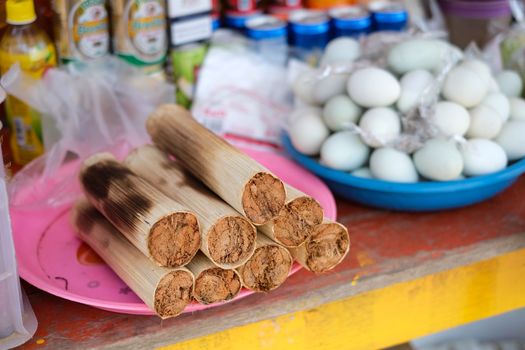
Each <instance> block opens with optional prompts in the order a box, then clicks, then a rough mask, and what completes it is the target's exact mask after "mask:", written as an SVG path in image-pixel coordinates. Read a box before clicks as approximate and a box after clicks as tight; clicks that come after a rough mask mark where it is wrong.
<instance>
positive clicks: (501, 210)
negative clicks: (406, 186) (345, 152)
mask: <svg viewBox="0 0 525 350" xmlns="http://www.w3.org/2000/svg"><path fill="white" fill-rule="evenodd" d="M338 210H339V220H340V221H341V222H342V223H344V224H345V225H347V226H348V227H349V229H350V232H351V239H352V247H351V250H350V255H349V257H348V258H347V259H346V261H345V262H344V263H343V264H341V266H339V267H338V268H337V269H336V270H335V271H333V272H331V273H328V274H325V275H322V276H313V275H312V274H310V273H308V272H306V271H304V270H303V271H300V272H299V273H297V274H295V275H294V276H292V277H291V278H290V279H289V280H288V281H287V282H286V283H285V285H284V286H282V287H281V288H279V289H277V290H276V291H274V292H272V293H269V294H267V295H264V294H258V295H253V296H250V297H248V298H245V299H243V300H240V301H237V302H234V303H231V304H229V305H227V306H222V307H217V308H214V309H211V310H206V311H201V312H196V313H193V314H185V315H182V316H181V317H178V318H176V319H171V320H167V321H161V320H160V319H158V318H156V317H149V316H148V317H146V316H130V315H121V314H116V313H110V312H106V311H102V310H98V309H95V308H92V307H89V306H84V305H81V304H77V303H73V302H69V301H66V300H62V299H59V298H57V297H54V296H52V295H49V294H47V293H45V292H41V291H38V290H36V289H34V288H33V289H30V290H29V297H30V300H31V302H32V305H33V308H34V310H35V313H36V315H37V318H38V320H39V328H38V331H37V333H36V335H35V336H34V338H33V339H32V340H30V341H29V342H28V343H27V344H26V345H25V346H23V348H24V349H53V350H56V349H72V348H81V349H91V348H104V349H106V348H111V349H142V348H144V349H152V348H162V349H173V350H174V349H177V350H178V349H191V350H193V349H201V350H206V349H216V350H237V349H239V350H246V349H301V350H304V349H316V350H318V349H338V350H339V349H377V348H383V347H387V346H391V345H395V344H399V343H402V342H406V341H408V340H410V339H413V338H415V337H420V336H423V335H427V334H430V333H434V332H438V331H441V330H444V329H447V328H450V327H454V326H457V325H461V324H464V323H468V322H472V321H475V320H479V319H482V318H485V317H490V316H493V315H497V314H501V313H504V312H507V311H510V310H513V309H517V308H521V307H524V306H525V233H524V232H525V177H522V179H521V180H519V181H518V183H517V184H515V185H514V186H513V187H511V188H510V189H509V190H507V191H506V192H505V193H504V194H502V195H500V196H498V197H496V198H494V199H492V200H490V201H487V202H485V203H483V204H480V205H476V206H473V207H469V208H465V209H461V210H455V211H449V212H442V213H433V214H408V213H394V212H387V211H381V210H375V209H370V208H364V207H361V206H357V205H353V204H350V203H348V202H345V201H343V200H338Z"/></svg>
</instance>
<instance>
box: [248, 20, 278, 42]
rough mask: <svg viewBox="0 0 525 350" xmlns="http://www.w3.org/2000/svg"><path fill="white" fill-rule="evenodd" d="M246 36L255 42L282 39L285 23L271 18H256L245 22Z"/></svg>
mask: <svg viewBox="0 0 525 350" xmlns="http://www.w3.org/2000/svg"><path fill="white" fill-rule="evenodd" d="M246 34H247V35H248V37H250V38H251V39H255V40H264V39H271V38H279V37H284V36H286V23H284V22H283V21H281V20H280V19H278V18H276V17H273V16H268V15H262V16H257V17H254V18H250V19H249V20H248V21H246Z"/></svg>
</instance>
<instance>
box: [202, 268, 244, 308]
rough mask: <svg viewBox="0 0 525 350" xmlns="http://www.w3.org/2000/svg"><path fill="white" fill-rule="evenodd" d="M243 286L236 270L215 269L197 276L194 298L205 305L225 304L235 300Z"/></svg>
mask: <svg viewBox="0 0 525 350" xmlns="http://www.w3.org/2000/svg"><path fill="white" fill-rule="evenodd" d="M241 286H242V284H241V279H240V277H239V274H238V273H237V272H236V271H235V270H225V269H221V268H220V267H215V268H211V269H207V270H204V271H202V272H201V273H200V275H199V276H197V278H196V279H195V290H194V293H193V297H194V298H195V300H197V301H198V302H199V303H201V304H204V305H207V304H213V303H219V302H224V301H228V300H231V299H233V298H235V296H237V294H239V292H240V290H241Z"/></svg>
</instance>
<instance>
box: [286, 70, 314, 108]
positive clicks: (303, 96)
mask: <svg viewBox="0 0 525 350" xmlns="http://www.w3.org/2000/svg"><path fill="white" fill-rule="evenodd" d="M317 79H318V78H317V73H316V72H314V71H304V72H302V73H300V74H299V75H298V76H297V78H296V79H295V80H294V82H293V85H292V91H293V93H294V95H295V97H296V98H298V99H299V100H301V101H302V102H304V103H306V104H309V105H315V104H316V103H317V102H316V101H315V99H314V88H315V84H316V82H317Z"/></svg>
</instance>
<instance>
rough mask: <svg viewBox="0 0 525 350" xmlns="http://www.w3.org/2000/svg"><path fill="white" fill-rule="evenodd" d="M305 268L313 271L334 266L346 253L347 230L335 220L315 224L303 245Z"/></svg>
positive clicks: (325, 269)
mask: <svg viewBox="0 0 525 350" xmlns="http://www.w3.org/2000/svg"><path fill="white" fill-rule="evenodd" d="M304 249H305V250H306V262H305V263H306V268H307V269H309V270H310V271H312V272H315V273H322V272H326V271H329V270H331V269H333V268H334V267H336V266H337V265H338V264H339V263H340V262H341V261H342V260H343V259H344V258H345V256H346V255H347V254H348V251H349V249H350V237H349V235H348V230H347V229H346V227H344V226H343V225H341V224H339V223H336V222H325V223H323V224H320V225H318V226H316V227H315V228H314V230H313V232H312V236H311V237H310V238H309V239H308V240H307V241H306V243H305V245H304Z"/></svg>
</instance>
